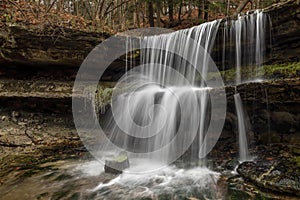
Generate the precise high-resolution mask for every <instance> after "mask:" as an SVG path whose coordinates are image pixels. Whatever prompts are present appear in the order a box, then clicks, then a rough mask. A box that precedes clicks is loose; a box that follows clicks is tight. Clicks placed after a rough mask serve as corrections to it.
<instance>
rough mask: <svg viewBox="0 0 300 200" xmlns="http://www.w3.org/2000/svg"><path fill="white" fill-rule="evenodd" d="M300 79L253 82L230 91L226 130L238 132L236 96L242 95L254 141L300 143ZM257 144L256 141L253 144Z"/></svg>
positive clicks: (229, 88) (228, 93)
mask: <svg viewBox="0 0 300 200" xmlns="http://www.w3.org/2000/svg"><path fill="white" fill-rule="evenodd" d="M299 85H300V79H299V78H294V79H283V80H276V81H274V80H273V81H265V82H252V83H245V84H241V85H239V86H237V87H230V86H228V87H226V93H227V117H226V122H225V126H224V130H226V131H233V132H236V127H237V119H236V114H235V113H236V111H235V109H234V105H235V104H234V99H233V95H234V94H235V92H237V93H240V95H241V98H242V101H243V105H244V109H245V110H246V113H247V114H248V117H249V121H250V124H251V127H250V129H251V130H250V131H252V132H253V133H254V136H255V138H253V139H255V140H254V141H255V142H257V143H262V144H267V143H270V142H288V143H297V142H298V143H299V142H300V137H299V136H300V125H299V116H300V115H299V112H300V110H299V109H300V96H299V95H300V88H299ZM252 141H253V140H252Z"/></svg>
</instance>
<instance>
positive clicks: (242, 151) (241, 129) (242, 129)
mask: <svg viewBox="0 0 300 200" xmlns="http://www.w3.org/2000/svg"><path fill="white" fill-rule="evenodd" d="M234 102H235V108H236V113H237V118H238V133H239V161H240V162H244V161H247V160H250V155H249V150H248V139H247V126H246V123H245V118H246V116H245V113H244V108H243V104H242V100H241V96H240V94H235V95H234Z"/></svg>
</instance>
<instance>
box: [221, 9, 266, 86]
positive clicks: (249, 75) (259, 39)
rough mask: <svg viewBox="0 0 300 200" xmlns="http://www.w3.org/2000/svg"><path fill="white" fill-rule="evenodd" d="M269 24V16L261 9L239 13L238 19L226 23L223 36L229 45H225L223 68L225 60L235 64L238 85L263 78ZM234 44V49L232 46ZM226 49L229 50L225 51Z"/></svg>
mask: <svg viewBox="0 0 300 200" xmlns="http://www.w3.org/2000/svg"><path fill="white" fill-rule="evenodd" d="M268 25H269V18H268V16H267V15H266V14H265V13H263V12H262V11H259V10H257V11H255V12H254V13H253V14H247V15H239V16H238V19H237V20H229V21H226V22H225V23H224V32H223V36H222V37H223V38H224V40H225V41H226V42H224V44H227V45H223V46H224V47H223V61H222V63H223V68H224V65H225V64H224V63H226V62H225V60H227V65H229V66H235V68H236V76H235V77H236V81H235V84H236V85H239V84H241V83H242V82H244V81H252V80H255V79H261V78H262V77H261V76H262V71H261V70H262V68H261V65H262V64H263V59H264V57H265V52H266V50H267V45H266V42H265V41H266V32H267V28H268ZM232 44H234V47H235V48H234V49H233V48H232V47H231V45H232ZM224 49H228V50H227V51H226V52H225V51H224ZM233 58H235V60H233ZM242 66H243V68H242ZM243 69H244V70H243ZM243 71H245V73H243Z"/></svg>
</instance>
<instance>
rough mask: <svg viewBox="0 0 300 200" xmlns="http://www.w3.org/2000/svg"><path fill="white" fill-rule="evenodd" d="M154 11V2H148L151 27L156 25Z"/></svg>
mask: <svg viewBox="0 0 300 200" xmlns="http://www.w3.org/2000/svg"><path fill="white" fill-rule="evenodd" d="M153 14H154V11H153V3H152V2H150V1H149V2H148V18H149V24H150V27H154V17H153Z"/></svg>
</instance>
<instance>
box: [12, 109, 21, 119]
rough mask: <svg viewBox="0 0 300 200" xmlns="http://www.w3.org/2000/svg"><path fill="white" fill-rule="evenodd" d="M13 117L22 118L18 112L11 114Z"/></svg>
mask: <svg viewBox="0 0 300 200" xmlns="http://www.w3.org/2000/svg"><path fill="white" fill-rule="evenodd" d="M11 116H12V117H13V118H18V117H20V113H19V112H17V111H12V112H11Z"/></svg>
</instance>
